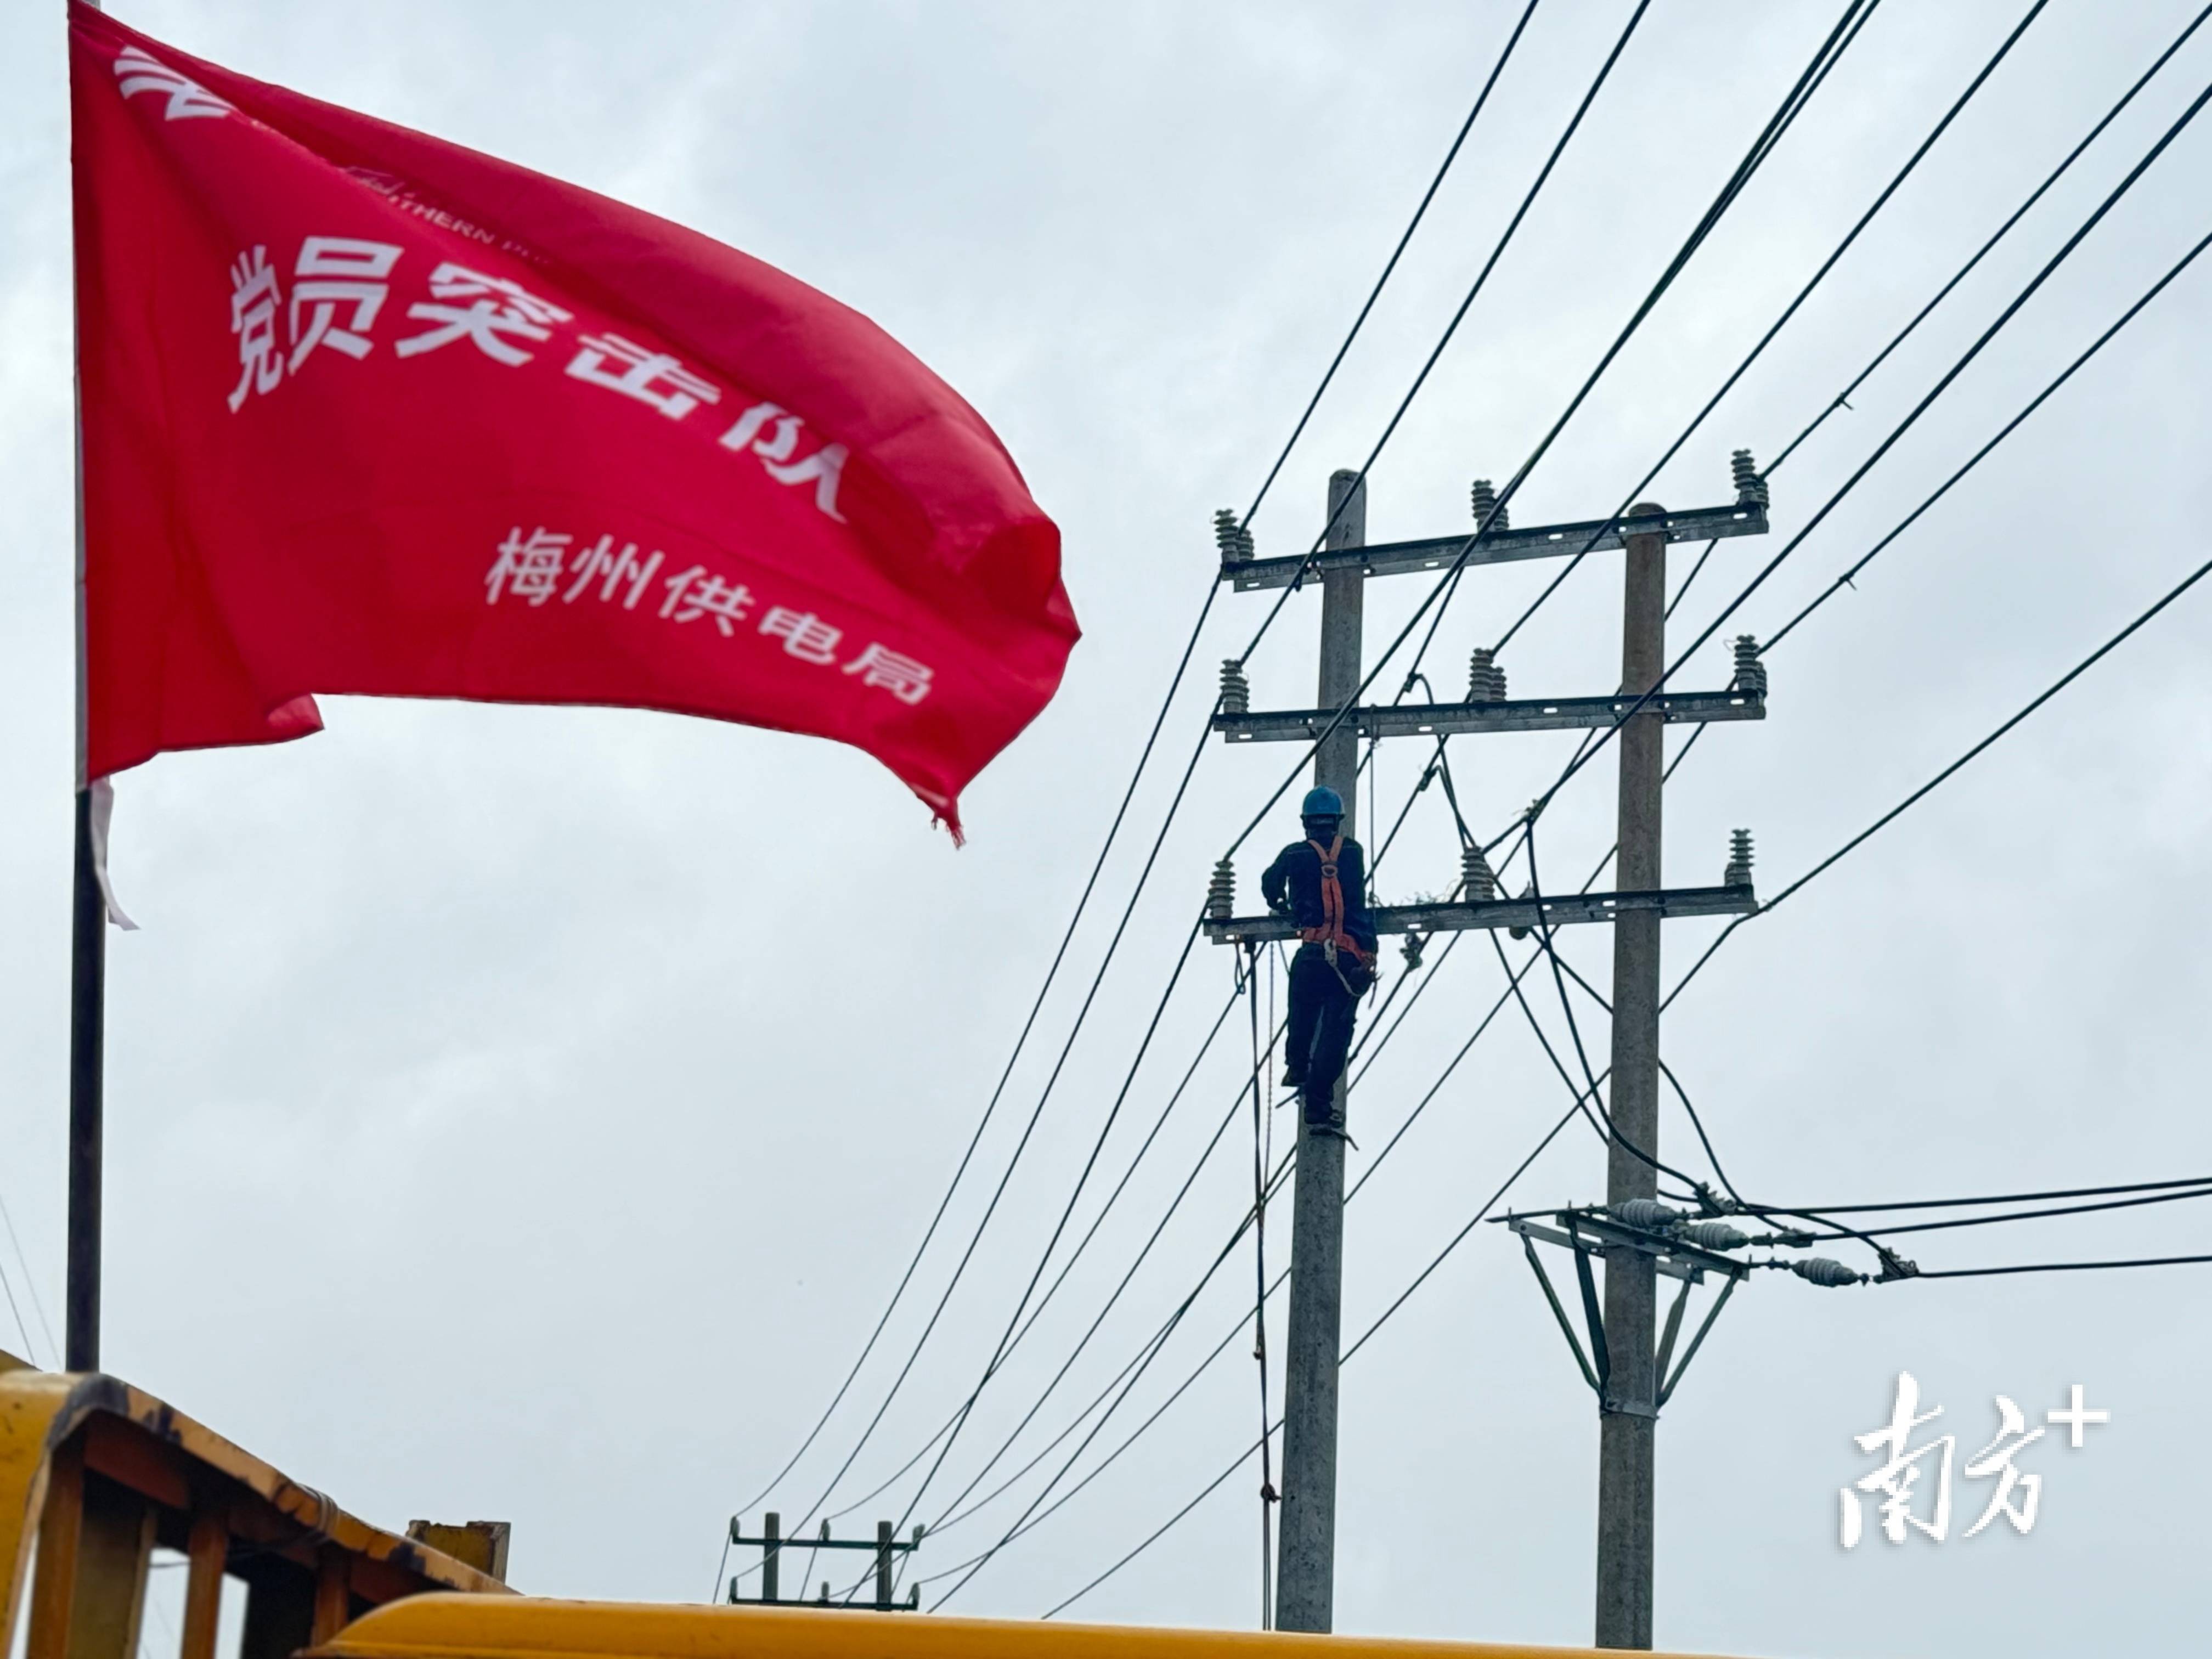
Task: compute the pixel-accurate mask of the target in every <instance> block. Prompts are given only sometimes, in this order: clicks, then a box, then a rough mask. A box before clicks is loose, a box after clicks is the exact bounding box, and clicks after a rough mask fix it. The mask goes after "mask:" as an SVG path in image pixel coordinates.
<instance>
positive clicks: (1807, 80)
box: [1392, 0, 2047, 754]
mask: <svg viewBox="0 0 2212 1659" xmlns="http://www.w3.org/2000/svg"><path fill="white" fill-rule="evenodd" d="M1880 3H1881V0H1853V3H1852V4H1850V5H1849V6H1846V7H1845V8H1844V13H1843V15H1842V16H1841V17H1839V18H1838V20H1837V21H1836V26H1835V27H1834V28H1833V29H1832V30H1831V31H1830V33H1829V34H1828V36H1827V37H1826V39H1825V40H1823V41H1822V42H1821V43H1820V50H1819V51H1818V52H1815V53H1814V57H1813V60H1812V62H1811V63H1809V64H1807V65H1806V68H1805V70H1804V72H1803V73H1802V75H1800V76H1799V77H1798V79H1797V82H1796V84H1795V85H1794V86H1792V87H1791V88H1790V92H1789V94H1788V95H1787V96H1786V97H1785V98H1784V100H1783V102H1782V104H1781V106H1780V107H1778V109H1777V110H1776V111H1775V112H1774V114H1773V115H1772V116H1771V117H1770V118H1768V121H1767V124H1766V125H1765V128H1764V129H1762V130H1761V131H1760V133H1759V137H1757V138H1756V139H1754V140H1753V143H1752V147H1751V149H1750V150H1749V151H1748V152H1747V153H1746V155H1745V156H1744V159H1743V160H1742V161H1740V162H1739V163H1737V166H1736V170H1735V173H1733V174H1732V175H1731V176H1730V177H1729V181H1728V183H1727V184H1726V185H1723V187H1722V190H1721V193H1720V195H1719V196H1718V197H1716V198H1715V199H1714V201H1713V204H1712V205H1711V207H1709V208H1707V209H1706V210H1705V217H1704V219H1702V220H1701V221H1699V224H1698V227H1697V228H1696V229H1694V230H1693V231H1692V233H1691V236H1690V240H1688V241H1686V242H1685V243H1684V245H1683V246H1682V247H1681V249H1680V251H1678V252H1676V254H1675V256H1674V260H1673V262H1672V263H1671V264H1669V265H1668V269H1667V270H1666V271H1665V272H1663V273H1662V275H1661V276H1660V279H1659V285H1658V287H1657V288H1656V289H1654V290H1653V292H1652V294H1651V295H1650V297H1649V298H1647V299H1646V300H1645V301H1644V307H1642V308H1641V309H1640V310H1639V311H1638V313H1637V314H1636V316H1635V317H1634V318H1633V319H1631V321H1630V323H1629V325H1628V327H1627V329H1626V331H1623V333H1622V335H1621V337H1620V339H1619V340H1617V341H1616V342H1614V344H1613V351H1614V352H1618V351H1619V350H1620V348H1621V346H1622V345H1623V344H1625V343H1626V341H1627V338H1628V336H1629V335H1630V334H1632V333H1633V332H1634V331H1635V330H1636V328H1637V327H1638V325H1640V324H1641V323H1642V321H1643V319H1644V317H1645V316H1646V315H1647V314H1649V312H1650V308H1651V307H1653V306H1654V305H1656V303H1657V301H1658V299H1659V297H1660V295H1662V294H1663V293H1664V292H1665V291H1666V289H1667V288H1668V286H1670V285H1671V284H1672V283H1673V281H1674V276H1677V275H1678V274H1680V270H1681V268H1682V266H1684V265H1685V264H1687V263H1688V261H1689V259H1690V258H1691V256H1692V255H1693V254H1694V253H1695V252H1697V250H1698V248H1699V246H1702V245H1703V243H1704V241H1705V238H1706V237H1707V236H1708V235H1710V234H1711V232H1712V229H1713V228H1714V226H1716V225H1717V224H1718V223H1719V222H1720V219H1721V216H1723V214H1725V213H1726V212H1727V211H1728V210H1729V207H1731V206H1732V205H1734V204H1735V198H1736V197H1738V196H1739V195H1741V193H1742V191H1743V190H1744V187H1745V186H1746V185H1748V184H1749V183H1750V182H1751V178H1752V175H1753V173H1756V172H1757V171H1758V169H1759V166H1760V165H1761V164H1762V163H1763V162H1764V161H1765V160H1766V158H1767V156H1768V155H1770V154H1771V153H1772V151H1773V149H1774V147H1775V146H1776V145H1777V144H1778V143H1780V142H1781V140H1782V137H1783V135H1784V133H1786V132H1787V131H1789V130H1790V127H1791V126H1793V125H1796V119H1797V117H1798V115H1799V114H1800V113H1801V112H1802V111H1803V109H1804V107H1805V106H1806V105H1807V104H1808V103H1809V102H1810V101H1811V100H1812V97H1813V94H1814V93H1815V92H1817V91H1818V90H1819V89H1820V84H1821V83H1822V82H1824V81H1826V79H1827V77H1828V72H1829V71H1830V70H1832V69H1833V68H1834V67H1835V66H1836V64H1837V63H1838V61H1839V60H1840V59H1841V58H1842V57H1843V55H1844V52H1848V51H1849V50H1850V46H1851V45H1852V43H1853V42H1854V41H1856V40H1857V39H1858V36H1859V31H1860V30H1862V29H1863V28H1864V27H1866V23H1867V20H1868V19H1869V18H1870V17H1872V16H1873V15H1874V11H1875V6H1877V5H1879V4H1880ZM2037 3H2038V4H2039V5H2040V4H2042V3H2047V0H2037ZM1822 274H1824V275H1825V274H1826V273H1825V271H1824V272H1823V273H1822ZM1814 281H1815V282H1816V283H1817V282H1818V281H1819V278H1818V277H1815V278H1814ZM1788 320H1789V319H1788V314H1787V313H1785V314H1784V318H1783V321H1784V322H1786V321H1788ZM1781 326H1782V324H1781V323H1779V322H1778V323H1777V324H1776V325H1775V329H1777V330H1778V329H1779V328H1780V327H1781ZM1768 337H1769V338H1770V339H1771V337H1772V331H1770V332H1769V335H1768ZM1759 349H1761V350H1763V349H1765V341H1761V342H1760V344H1759ZM1757 355H1758V351H1757V350H1754V351H1753V356H1754V357H1755V356H1757ZM1610 361H1611V354H1608V356H1607V362H1610ZM1604 367H1605V365H1604V364H1603V363H1601V364H1600V365H1599V372H1600V373H1602V372H1603V369H1604ZM1743 367H1744V368H1749V367H1750V361H1749V360H1748V359H1747V360H1746V362H1745V363H1744V366H1743ZM1742 372H1743V371H1742V369H1741V368H1740V369H1738V370H1737V373H1738V374H1741V373H1742ZM1729 384H1730V385H1733V384H1734V380H1733V379H1731V380H1730V382H1729ZM1584 389H1585V391H1587V389H1588V388H1587V387H1585V388H1584ZM1726 390H1727V387H1726V386H1723V388H1722V391H1723V392H1725V391H1726ZM1713 401H1714V402H1715V403H1717V402H1718V401H1719V395H1718V394H1716V395H1715V398H1714V400H1713ZM1572 412H1573V410H1572V409H1571V408H1570V410H1569V411H1568V413H1569V414H1571V413H1572ZM1710 412H1711V404H1708V405H1707V406H1706V409H1705V411H1704V412H1702V413H1700V414H1699V416H1698V419H1697V421H1693V422H1692V423H1691V429H1692V430H1695V428H1696V427H1697V425H1698V424H1699V422H1702V421H1703V420H1704V419H1705V414H1707V413H1710ZM1561 424H1562V425H1564V424H1565V416H1562V417H1561ZM1554 435H1555V436H1556V435H1557V433H1556V428H1555V430H1554ZM1689 435H1690V434H1689V432H1685V433H1684V434H1683V435H1682V436H1681V438H1680V439H1678V440H1676V441H1675V444H1674V447H1673V448H1670V449H1669V450H1668V452H1667V455H1666V456H1665V457H1662V459H1661V462H1660V465H1665V463H1666V460H1667V459H1670V458H1671V457H1672V456H1673V455H1674V450H1675V449H1679V448H1680V447H1681V445H1682V443H1684V442H1686V441H1687V440H1688V438H1689ZM1548 442H1549V440H1548V439H1547V443H1548ZM1540 453H1541V452H1540ZM1532 465H1534V457H1532V458H1531V459H1530V460H1529V461H1528V463H1525V464H1524V465H1522V470H1521V471H1520V472H1519V473H1517V474H1516V475H1515V477H1513V478H1512V479H1511V480H1510V482H1509V483H1507V485H1506V488H1505V489H1504V491H1503V492H1501V493H1500V494H1499V495H1498V501H1497V506H1496V507H1494V508H1493V509H1492V511H1491V512H1490V513H1488V514H1486V516H1485V517H1484V519H1483V520H1482V522H1481V524H1480V525H1479V526H1476V533H1477V534H1478V535H1479V534H1480V533H1481V532H1483V531H1485V530H1487V529H1488V528H1489V527H1490V526H1491V524H1492V522H1494V521H1495V520H1496V518H1497V515H1498V512H1500V511H1503V510H1504V507H1505V506H1506V504H1507V502H1508V501H1509V500H1510V497H1511V495H1512V494H1513V492H1514V490H1515V489H1517V488H1518V486H1519V484H1520V483H1521V481H1522V478H1524V477H1526V476H1527V474H1528V469H1529V467H1530V466H1532ZM1652 471H1653V472H1654V473H1655V474H1656V472H1657V471H1658V468H1657V467H1654V468H1653V469H1652ZM1649 482H1650V479H1649V478H1647V479H1646V480H1645V483H1649ZM1643 488H1644V485H1643V484H1638V486H1637V492H1640V491H1641V490H1642V489H1643ZM1635 499H1636V495H1635V493H1632V494H1631V495H1629V497H1628V498H1627V499H1626V501H1622V502H1621V504H1620V508H1618V509H1616V511H1615V512H1614V513H1613V515H1612V516H1611V517H1609V518H1608V519H1607V520H1606V522H1605V523H1604V524H1603V525H1601V526H1599V527H1598V529H1597V530H1596V531H1595V532H1593V533H1592V534H1591V537H1590V538H1589V542H1588V543H1587V544H1584V545H1583V548H1582V549H1581V550H1580V551H1578V552H1577V553H1576V554H1575V556H1574V557H1573V558H1571V560H1569V561H1568V563H1567V566H1566V568H1565V570H1564V571H1562V572H1561V573H1560V574H1559V576H1558V577H1555V578H1553V580H1552V582H1551V583H1550V585H1549V586H1547V587H1546V588H1545V589H1544V591H1543V592H1541V594H1539V595H1538V596H1537V598H1536V599H1535V602H1534V604H1532V605H1529V607H1528V610H1527V611H1523V612H1522V615H1521V617H1520V618H1519V619H1518V620H1517V621H1516V622H1515V623H1514V624H1513V626H1512V627H1511V628H1509V629H1507V630H1506V631H1505V635H1504V639H1501V640H1500V641H1498V646H1497V647H1495V649H1503V648H1504V644H1505V641H1507V640H1510V639H1511V638H1512V637H1513V635H1514V633H1515V632H1516V630H1518V629H1519V628H1520V626H1521V624H1522V623H1525V622H1526V621H1528V618H1529V617H1531V616H1533V615H1534V614H1535V612H1536V611H1538V610H1539V609H1540V608H1541V606H1542V605H1543V604H1544V602H1545V601H1546V600H1547V599H1550V598H1551V597H1552V595H1553V593H1554V592H1557V591H1558V589H1559V583H1560V582H1561V581H1562V580H1565V577H1566V575H1567V574H1570V573H1571V572H1572V570H1573V569H1574V568H1575V566H1576V565H1577V564H1579V563H1581V562H1582V560H1583V556H1584V555H1585V554H1587V553H1588V552H1589V550H1590V548H1591V547H1594V546H1595V544H1597V542H1598V540H1599V538H1601V537H1602V536H1603V535H1604V533H1605V532H1606V531H1607V529H1610V528H1611V527H1612V526H1613V523H1614V522H1615V521H1616V520H1618V519H1619V517H1620V513H1622V512H1625V511H1626V509H1627V508H1628V507H1629V506H1630V504H1631V503H1632V502H1633V501H1634V500H1635ZM1465 570H1466V565H1465V556H1464V550H1463V551H1462V558H1461V560H1460V562H1457V563H1455V565H1454V567H1453V568H1452V570H1451V572H1450V574H1449V580H1448V583H1447V586H1446V587H1445V592H1444V597H1443V604H1442V605H1438V606H1437V613H1436V615H1435V616H1434V617H1431V619H1430V621H1429V629H1428V632H1427V633H1426V634H1425V635H1422V638H1421V643H1420V645H1419V647H1417V648H1416V649H1415V650H1414V653H1413V665H1412V666H1411V668H1410V669H1409V670H1408V671H1407V675H1406V679H1405V683H1404V684H1403V685H1402V686H1401V689H1400V690H1399V694H1398V695H1399V697H1400V699H1401V700H1402V699H1403V698H1404V697H1405V696H1406V695H1407V693H1408V692H1410V691H1411V690H1413V682H1414V680H1415V679H1416V678H1419V675H1420V667H1421V662H1422V660H1423V659H1425V657H1426V656H1427V655H1428V650H1429V647H1430V645H1431V643H1432V642H1433V641H1435V639H1436V636H1437V629H1438V628H1439V627H1441V626H1442V625H1443V618H1444V612H1445V611H1447V610H1448V609H1449V608H1450V605H1451V601H1452V599H1453V597H1454V596H1455V594H1456V593H1457V592H1458V591H1459V581H1460V578H1461V577H1462V575H1463V574H1465ZM1395 649H1396V647H1395V646H1393V647H1392V650H1393V651H1394V652H1395ZM1446 741H1447V739H1446V738H1443V737H1440V738H1437V752H1438V753H1439V754H1442V753H1443V749H1444V746H1445V743H1446Z"/></svg>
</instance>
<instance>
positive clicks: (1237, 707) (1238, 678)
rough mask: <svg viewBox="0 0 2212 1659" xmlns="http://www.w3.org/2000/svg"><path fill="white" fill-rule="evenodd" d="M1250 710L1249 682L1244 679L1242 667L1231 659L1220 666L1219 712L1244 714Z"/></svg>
mask: <svg viewBox="0 0 2212 1659" xmlns="http://www.w3.org/2000/svg"><path fill="white" fill-rule="evenodd" d="M1251 710H1252V684H1251V682H1250V681H1249V680H1247V679H1246V678H1244V665H1243V663H1242V662H1240V661H1239V660H1237V659H1236V658H1235V657H1231V658H1230V659H1228V660H1227V661H1225V662H1224V663H1223V664H1222V665H1221V712H1222V713H1223V714H1249V713H1250V712H1251Z"/></svg>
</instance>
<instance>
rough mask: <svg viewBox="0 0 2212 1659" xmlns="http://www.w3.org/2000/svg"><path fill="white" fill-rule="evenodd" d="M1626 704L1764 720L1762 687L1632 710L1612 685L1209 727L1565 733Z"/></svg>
mask: <svg viewBox="0 0 2212 1659" xmlns="http://www.w3.org/2000/svg"><path fill="white" fill-rule="evenodd" d="M1631 710H1636V712H1638V713H1639V714H1656V715H1658V716H1659V717H1660V719H1662V720H1665V721H1666V722H1667V723H1668V724H1669V725H1673V726H1680V725H1703V724H1709V723H1711V722H1713V721H1717V720H1765V718H1766V694H1765V691H1763V690H1760V691H1750V690H1729V691H1662V692H1660V693H1659V694H1658V695H1657V696H1653V697H1650V698H1648V699H1646V700H1645V702H1644V706H1643V708H1641V709H1637V706H1636V699H1635V698H1634V697H1633V696H1624V695H1622V694H1620V693H1618V692H1616V693H1615V694H1613V696H1605V697H1520V698H1516V699H1514V700H1512V701H1511V702H1404V703H1382V704H1375V705H1371V706H1368V707H1363V708H1354V709H1352V710H1350V711H1348V712H1347V713H1346V714H1345V716H1344V718H1343V720H1341V721H1337V719H1336V714H1337V711H1336V710H1335V709H1334V708H1291V709H1284V710H1281V711H1279V712H1276V713H1269V714H1246V713H1229V712H1224V713H1222V714H1216V715H1215V716H1214V717H1213V729H1214V730H1215V731H1217V732H1220V733H1221V735H1222V736H1223V737H1224V738H1227V739H1228V740H1229V741H1230V742H1231V743H1312V742H1315V741H1317V740H1318V739H1319V738H1320V737H1321V735H1322V732H1325V731H1327V730H1328V729H1329V726H1330V724H1331V722H1335V723H1336V729H1337V730H1338V731H1340V732H1341V731H1343V730H1345V729H1346V727H1347V726H1349V727H1352V728H1354V729H1356V730H1357V731H1358V733H1359V735H1360V736H1361V737H1363V738H1425V737H1447V736H1450V735H1452V734H1454V733H1456V732H1571V731H1579V730H1584V729H1589V728H1595V727H1597V726H1614V725H1618V724H1619V723H1620V721H1621V720H1623V719H1625V718H1626V716H1627V714H1629V712H1630V711H1631Z"/></svg>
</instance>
